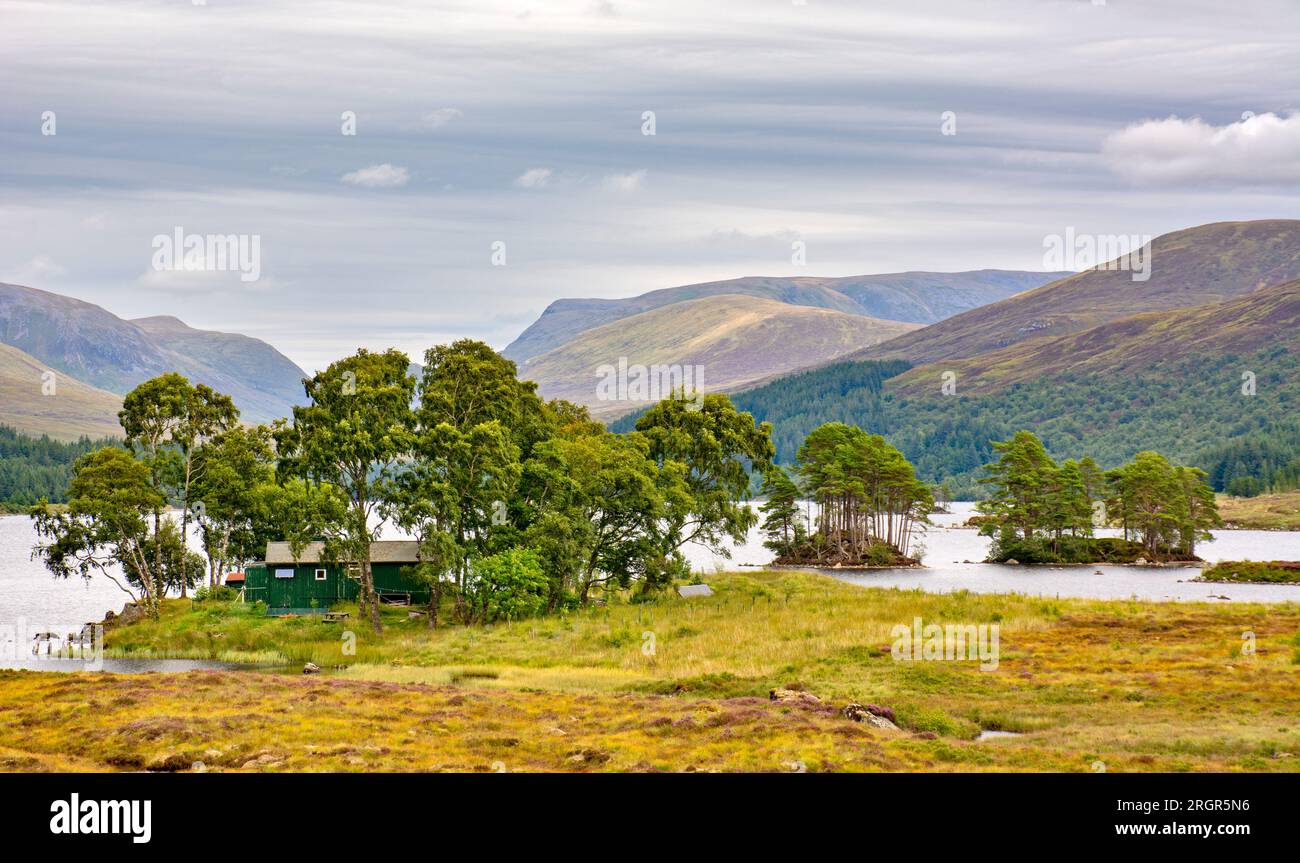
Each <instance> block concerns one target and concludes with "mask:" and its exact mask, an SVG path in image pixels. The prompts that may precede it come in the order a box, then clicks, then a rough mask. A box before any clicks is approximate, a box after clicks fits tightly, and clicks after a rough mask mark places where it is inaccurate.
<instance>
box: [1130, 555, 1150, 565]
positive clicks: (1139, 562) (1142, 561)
mask: <svg viewBox="0 0 1300 863" xmlns="http://www.w3.org/2000/svg"><path fill="white" fill-rule="evenodd" d="M1133 565H1134V566H1146V565H1147V559H1146V558H1145V557H1139V558H1138V559H1137V560H1135V561H1133Z"/></svg>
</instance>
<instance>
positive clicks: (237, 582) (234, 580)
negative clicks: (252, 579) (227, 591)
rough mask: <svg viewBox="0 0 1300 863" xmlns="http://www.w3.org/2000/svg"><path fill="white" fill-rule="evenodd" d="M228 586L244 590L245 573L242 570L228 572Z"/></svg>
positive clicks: (226, 582)
mask: <svg viewBox="0 0 1300 863" xmlns="http://www.w3.org/2000/svg"><path fill="white" fill-rule="evenodd" d="M225 584H226V587H233V588H234V589H235V590H243V588H244V574H243V573H242V572H231V573H227V574H226V581H225Z"/></svg>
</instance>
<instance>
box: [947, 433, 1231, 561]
mask: <svg viewBox="0 0 1300 863" xmlns="http://www.w3.org/2000/svg"><path fill="white" fill-rule="evenodd" d="M993 448H994V450H995V451H996V452H997V453H998V456H999V458H998V460H997V461H995V462H993V463H992V464H989V465H986V466H985V470H986V471H987V472H988V476H986V477H985V478H984V479H982V480H980V482H981V483H984V484H986V485H989V486H990V487H991V493H990V496H989V498H988V500H984V501H980V503H979V504H978V507H977V508H978V509H979V511H980V515H979V516H977V517H976V518H973V519H971V521H972V522H975V523H976V525H977V526H978V528H979V531H980V533H981V534H982V535H984V536H989V537H992V538H993V542H992V544H991V545H990V547H989V555H988V560H987V561H986V562H987V563H1018V564H1101V563H1110V564H1116V563H1123V564H1133V565H1137V566H1142V565H1158V564H1163V563H1199V562H1200V558H1199V557H1197V556H1196V543H1197V542H1201V541H1204V540H1209V539H1211V535H1210V529H1211V528H1214V527H1220V526H1221V525H1222V524H1223V521H1222V519H1221V518H1220V517H1219V512H1218V508H1217V506H1216V504H1215V498H1214V490H1213V489H1212V488H1211V487H1210V485H1209V483H1208V482H1206V474H1205V471H1203V470H1200V469H1199V468H1194V467H1184V466H1181V465H1174V464H1171V463H1170V462H1169V460H1168V459H1166V458H1165V457H1164V456H1162V455H1161V454H1160V453H1157V452H1151V451H1147V452H1140V453H1138V454H1137V455H1135V456H1134V457H1133V460H1132V461H1131V462H1129V463H1128V464H1125V465H1122V466H1120V467H1117V468H1115V469H1113V470H1108V471H1102V470H1101V469H1100V468H1099V467H1098V466H1097V464H1096V462H1094V461H1093V460H1092V459H1090V458H1086V457H1085V458H1083V459H1081V460H1079V461H1075V460H1073V459H1067V460H1066V461H1064V462H1062V463H1061V464H1059V465H1058V464H1057V463H1056V462H1055V461H1054V460H1053V459H1052V457H1051V456H1050V455H1048V453H1047V450H1046V448H1045V447H1044V446H1043V442H1042V441H1041V440H1039V438H1038V436H1037V435H1035V434H1034V433H1033V432H1029V431H1021V432H1017V433H1016V434H1015V436H1013V437H1012V439H1011V440H1008V441H994V442H993ZM1099 526H1114V527H1119V528H1122V529H1123V536H1118V537H1098V536H1094V535H1093V529H1094V527H1099Z"/></svg>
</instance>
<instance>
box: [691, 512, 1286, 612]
mask: <svg viewBox="0 0 1300 863" xmlns="http://www.w3.org/2000/svg"><path fill="white" fill-rule="evenodd" d="M952 509H953V512H952V514H950V515H936V516H933V518H932V520H933V521H934V522H935V523H936V525H935V527H932V528H930V530H929V531H928V532H927V533H926V535H925V536H924V537H922V538H921V540H920V542H921V543H922V545H923V546H924V554H923V562H924V563H925V566H924V567H921V568H906V569H878V570H858V571H834V570H823V571H824V572H826V573H827V574H829V575H833V576H835V577H836V578H838V579H840V580H842V581H847V582H849V583H851V584H861V585H866V586H870V587H901V588H920V589H922V590H925V591H929V592H931V593H949V592H951V591H954V590H970V591H973V592H976V593H1027V594H1035V595H1042V596H1080V597H1090V598H1093V599H1128V598H1130V597H1137V598H1139V599H1152V600H1171V599H1174V600H1201V601H1206V602H1225V601H1227V602H1287V601H1292V602H1300V585H1280V584H1200V583H1188V582H1189V579H1193V578H1195V577H1196V576H1198V575H1200V573H1201V570H1200V569H1199V568H1196V567H1170V568H1164V567H1161V568H1147V567H1133V566H1100V567H1095V566H1070V567H1060V568H1053V567H1042V566H1001V565H997V564H988V563H980V561H981V560H983V559H984V557H985V555H986V554H987V552H988V545H989V540H988V538H986V537H982V536H980V535H979V534H978V533H977V532H976V531H974V530H970V529H968V528H958V527H954V525H959V524H961V523H963V522H964V521H966V519H968V518H970V516H971V515H973V514H974V504H971V503H955V504H953V505H952ZM1099 533H1101V534H1102V535H1114V534H1116V533H1117V532H1116V531H1111V530H1107V531H1100V532H1099ZM1196 553H1197V554H1198V555H1200V556H1201V557H1203V558H1205V559H1206V560H1207V561H1210V562H1211V563H1213V562H1214V561H1218V560H1300V532H1296V531H1287V532H1283V531H1264V530H1221V531H1216V532H1215V533H1214V542H1209V543H1205V544H1203V545H1198V546H1197V548H1196ZM687 556H688V557H689V558H690V561H691V565H692V566H693V567H695V568H696V569H703V570H704V571H705V572H713V571H715V570H719V569H735V568H738V567H742V568H743V567H745V566H762V565H765V564H767V563H768V562H770V561H771V559H772V553H771V552H769V551H768V550H767V549H765V548H763V541H762V536H761V534H760V533H759V531H757V530H755V531H753V532H752V533H751V534H750V537H749V540H748V541H747V542H746V543H745V544H743V545H740V546H736V547H735V548H734V549H733V551H732V557H731V560H730V561H727V560H725V559H724V558H721V557H718V556H716V555H714V554H712V553H710V552H709V551H708V550H706V549H702V548H693V549H690V550H689V553H688V555H687ZM964 561H972V563H965V562H964ZM1097 570H1100V574H1097V572H1096V571H1097ZM1223 596H1227V597H1228V599H1227V600H1223V599H1214V598H1213V597H1223Z"/></svg>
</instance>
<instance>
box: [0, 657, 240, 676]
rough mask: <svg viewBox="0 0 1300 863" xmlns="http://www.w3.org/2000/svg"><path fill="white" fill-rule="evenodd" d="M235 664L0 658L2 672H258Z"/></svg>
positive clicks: (191, 660)
mask: <svg viewBox="0 0 1300 863" xmlns="http://www.w3.org/2000/svg"><path fill="white" fill-rule="evenodd" d="M257 667H258V666H253V665H245V664H240V663H237V662H217V661H216V660H207V659H99V660H92V659H67V658H62V657H54V656H28V657H21V658H17V657H15V658H3V657H0V670H4V671H62V672H69V673H70V672H77V671H107V672H110V673H112V674H148V673H150V672H159V673H175V672H181V671H229V670H242V669H250V668H257Z"/></svg>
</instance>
